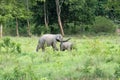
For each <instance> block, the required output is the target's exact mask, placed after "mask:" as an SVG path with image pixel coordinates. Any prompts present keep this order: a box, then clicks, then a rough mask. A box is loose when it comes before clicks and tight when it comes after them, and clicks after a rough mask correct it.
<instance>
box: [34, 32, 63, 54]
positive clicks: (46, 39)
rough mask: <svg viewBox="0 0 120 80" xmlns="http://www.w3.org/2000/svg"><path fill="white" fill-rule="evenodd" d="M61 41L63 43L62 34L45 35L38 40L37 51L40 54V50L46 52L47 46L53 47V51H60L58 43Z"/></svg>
mask: <svg viewBox="0 0 120 80" xmlns="http://www.w3.org/2000/svg"><path fill="white" fill-rule="evenodd" d="M61 41H63V37H62V35H61V34H44V35H43V36H41V37H40V38H39V40H38V45H37V47H36V51H37V52H38V50H39V49H40V48H41V49H42V52H44V51H45V44H47V46H52V48H53V50H58V48H57V47H56V43H57V42H61Z"/></svg>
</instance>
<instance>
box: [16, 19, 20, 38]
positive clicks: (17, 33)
mask: <svg viewBox="0 0 120 80" xmlns="http://www.w3.org/2000/svg"><path fill="white" fill-rule="evenodd" d="M16 35H17V36H18V37H19V36H20V35H19V30H18V19H17V18H16Z"/></svg>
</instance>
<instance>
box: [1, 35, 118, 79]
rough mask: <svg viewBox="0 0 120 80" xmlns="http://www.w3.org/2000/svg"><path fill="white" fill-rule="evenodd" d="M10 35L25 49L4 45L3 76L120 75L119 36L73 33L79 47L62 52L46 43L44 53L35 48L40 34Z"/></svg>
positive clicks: (2, 50)
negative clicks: (32, 35)
mask: <svg viewBox="0 0 120 80" xmlns="http://www.w3.org/2000/svg"><path fill="white" fill-rule="evenodd" d="M9 38H10V41H11V42H14V43H15V44H20V45H21V46H20V48H21V53H17V54H16V53H13V52H11V51H7V52H6V51H5V49H4V48H3V47H1V51H0V80H118V79H120V60H119V59H120V43H119V40H120V38H119V36H99V37H97V36H96V37H87V36H83V37H78V36H77V37H72V40H71V42H74V46H75V47H76V49H73V50H72V51H64V52H62V51H53V50H52V48H51V47H46V51H45V52H44V53H42V51H41V50H39V52H35V48H36V45H37V41H38V38H37V37H31V38H27V37H20V38H18V37H9ZM0 43H3V39H2V40H0ZM57 46H59V43H58V45H57Z"/></svg>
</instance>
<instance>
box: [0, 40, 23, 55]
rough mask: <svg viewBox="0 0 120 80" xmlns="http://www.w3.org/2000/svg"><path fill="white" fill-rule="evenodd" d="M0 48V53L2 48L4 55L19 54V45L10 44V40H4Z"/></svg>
mask: <svg viewBox="0 0 120 80" xmlns="http://www.w3.org/2000/svg"><path fill="white" fill-rule="evenodd" d="M0 46H1V52H2V48H4V49H5V51H6V53H21V47H20V44H16V43H15V42H11V40H10V38H4V39H3V42H2V43H1V45H0Z"/></svg>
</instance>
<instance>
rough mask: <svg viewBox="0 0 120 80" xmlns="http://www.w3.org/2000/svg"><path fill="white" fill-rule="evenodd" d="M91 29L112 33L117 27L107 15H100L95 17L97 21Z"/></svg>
mask: <svg viewBox="0 0 120 80" xmlns="http://www.w3.org/2000/svg"><path fill="white" fill-rule="evenodd" d="M91 29H92V31H93V32H95V33H99V32H105V33H111V32H115V29H116V27H115V25H114V23H113V22H112V21H111V20H109V19H107V18H105V17H101V16H98V17H96V18H95V22H94V24H93V27H91Z"/></svg>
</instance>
